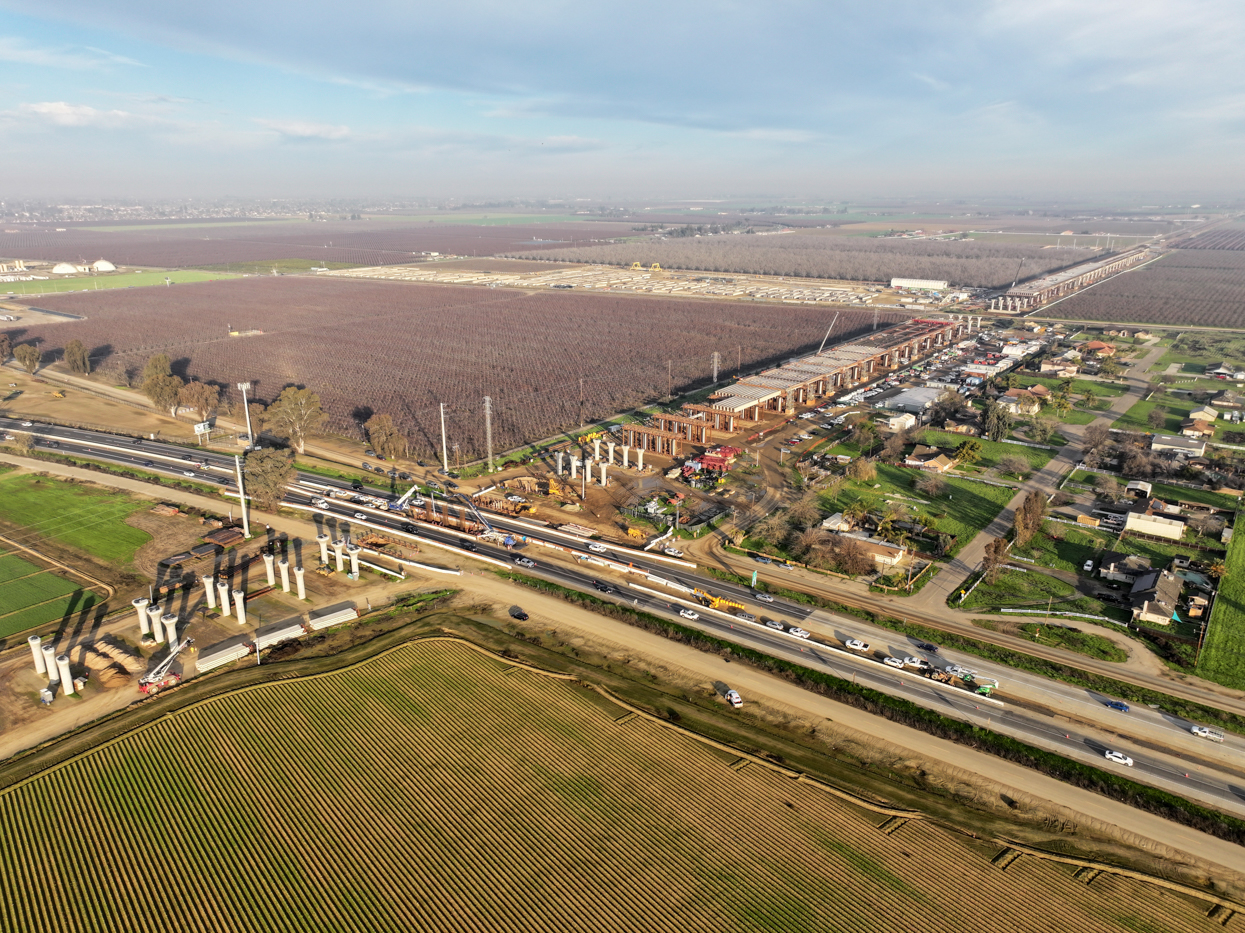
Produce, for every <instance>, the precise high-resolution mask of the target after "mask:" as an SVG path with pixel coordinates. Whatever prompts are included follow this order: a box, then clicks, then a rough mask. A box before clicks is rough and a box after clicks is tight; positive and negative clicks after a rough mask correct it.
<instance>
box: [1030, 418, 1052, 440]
mask: <svg viewBox="0 0 1245 933" xmlns="http://www.w3.org/2000/svg"><path fill="white" fill-rule="evenodd" d="M1058 425H1059V422H1058V421H1056V420H1055V419H1054V418H1048V417H1047V416H1045V415H1038V416H1037V417H1036V418H1034V419H1033V420H1032V421H1030V422H1029V437H1030V438H1032V440H1033V442H1034V443H1036V444H1045V443H1046V442H1047V441H1049V440H1050V439H1051V438H1052V437H1053V436H1054V434H1055V429H1056V428H1057V427H1058Z"/></svg>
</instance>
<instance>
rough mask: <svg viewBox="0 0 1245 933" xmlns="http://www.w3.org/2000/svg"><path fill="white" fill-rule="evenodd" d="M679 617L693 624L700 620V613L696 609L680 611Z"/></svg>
mask: <svg viewBox="0 0 1245 933" xmlns="http://www.w3.org/2000/svg"><path fill="white" fill-rule="evenodd" d="M679 615H681V616H682V617H683V618H685V619H690V620H691V621H693V622H695V621H696V620H697V619H699V618H700V613H699V612H697V611H696V610H695V609H680V610H679Z"/></svg>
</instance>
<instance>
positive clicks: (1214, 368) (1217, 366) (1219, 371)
mask: <svg viewBox="0 0 1245 933" xmlns="http://www.w3.org/2000/svg"><path fill="white" fill-rule="evenodd" d="M1238 372H1240V367H1239V366H1234V365H1232V364H1231V363H1227V362H1219V363H1207V364H1206V375H1208V376H1228V377H1231V376H1235V375H1236V374H1237V373H1238Z"/></svg>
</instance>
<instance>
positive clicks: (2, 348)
mask: <svg viewBox="0 0 1245 933" xmlns="http://www.w3.org/2000/svg"><path fill="white" fill-rule="evenodd" d="M12 355H13V341H12V340H10V339H9V335H8V334H0V363H3V362H5V361H7V360H8V358H9V357H10V356H12Z"/></svg>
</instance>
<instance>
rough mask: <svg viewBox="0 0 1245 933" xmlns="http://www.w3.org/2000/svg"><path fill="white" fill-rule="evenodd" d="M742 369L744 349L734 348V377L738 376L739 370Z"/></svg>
mask: <svg viewBox="0 0 1245 933" xmlns="http://www.w3.org/2000/svg"><path fill="white" fill-rule="evenodd" d="M743 368H744V348H743V347H736V348H735V375H737V376H738V375H739V373H740V370H742V369H743Z"/></svg>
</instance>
